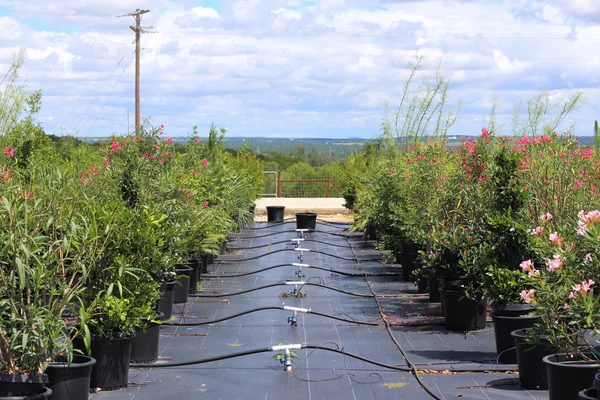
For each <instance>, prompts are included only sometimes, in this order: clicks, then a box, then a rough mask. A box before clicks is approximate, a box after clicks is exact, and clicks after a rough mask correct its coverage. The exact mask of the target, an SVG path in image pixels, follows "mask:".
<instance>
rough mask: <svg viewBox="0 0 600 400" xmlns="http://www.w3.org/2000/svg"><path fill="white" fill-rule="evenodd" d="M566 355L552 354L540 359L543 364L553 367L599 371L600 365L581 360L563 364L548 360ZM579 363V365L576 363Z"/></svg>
mask: <svg viewBox="0 0 600 400" xmlns="http://www.w3.org/2000/svg"><path fill="white" fill-rule="evenodd" d="M566 355H568V354H567V353H554V354H550V355H547V356H545V357H544V358H542V360H543V361H544V363H546V364H550V365H555V366H559V367H560V366H562V367H564V366H570V367H574V368H582V369H592V368H595V369H600V363H597V362H584V361H582V360H573V361H574V362H573V363H568V364H567V363H565V362H560V361H552V360H550V358H552V357H557V356H566ZM578 362H580V363H578Z"/></svg>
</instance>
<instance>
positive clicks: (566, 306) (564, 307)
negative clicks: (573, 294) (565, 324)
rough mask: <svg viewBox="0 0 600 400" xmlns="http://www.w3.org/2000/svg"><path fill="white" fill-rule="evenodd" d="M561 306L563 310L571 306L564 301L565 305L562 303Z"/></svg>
mask: <svg viewBox="0 0 600 400" xmlns="http://www.w3.org/2000/svg"><path fill="white" fill-rule="evenodd" d="M562 308H563V310H568V309H569V308H571V307H569V305H568V304H567V303H565V305H564V306H562Z"/></svg>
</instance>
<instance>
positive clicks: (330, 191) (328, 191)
mask: <svg viewBox="0 0 600 400" xmlns="http://www.w3.org/2000/svg"><path fill="white" fill-rule="evenodd" d="M263 174H264V175H265V189H264V193H263V194H262V196H263V197H311V198H314V197H342V192H343V189H342V188H341V187H340V186H339V185H338V184H336V183H335V182H333V180H331V177H330V175H329V174H327V176H326V177H325V178H323V179H282V177H281V173H280V172H275V171H263Z"/></svg>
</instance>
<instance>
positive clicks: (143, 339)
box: [131, 313, 165, 363]
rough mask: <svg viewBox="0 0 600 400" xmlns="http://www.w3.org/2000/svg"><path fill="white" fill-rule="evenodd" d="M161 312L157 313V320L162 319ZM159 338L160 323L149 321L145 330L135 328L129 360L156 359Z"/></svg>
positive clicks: (142, 361)
mask: <svg viewBox="0 0 600 400" xmlns="http://www.w3.org/2000/svg"><path fill="white" fill-rule="evenodd" d="M164 318H165V316H164V314H163V313H160V314H158V317H156V319H157V320H159V321H163V320H164ZM159 340H160V324H159V323H151V324H150V326H149V327H147V328H146V330H145V331H143V330H141V329H137V330H136V332H135V338H133V342H132V343H131V362H136V363H151V362H153V361H156V360H157V359H158V342H159Z"/></svg>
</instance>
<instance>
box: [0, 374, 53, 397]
mask: <svg viewBox="0 0 600 400" xmlns="http://www.w3.org/2000/svg"><path fill="white" fill-rule="evenodd" d="M47 383H48V375H21V374H0V399H2V400H4V399H6V400H12V399H30V398H31V399H33V398H35V399H42V398H47V397H48V396H50V395H51V394H52V390H49V389H48V388H46V387H45V385H46V384H47ZM30 396H32V397H30Z"/></svg>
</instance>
